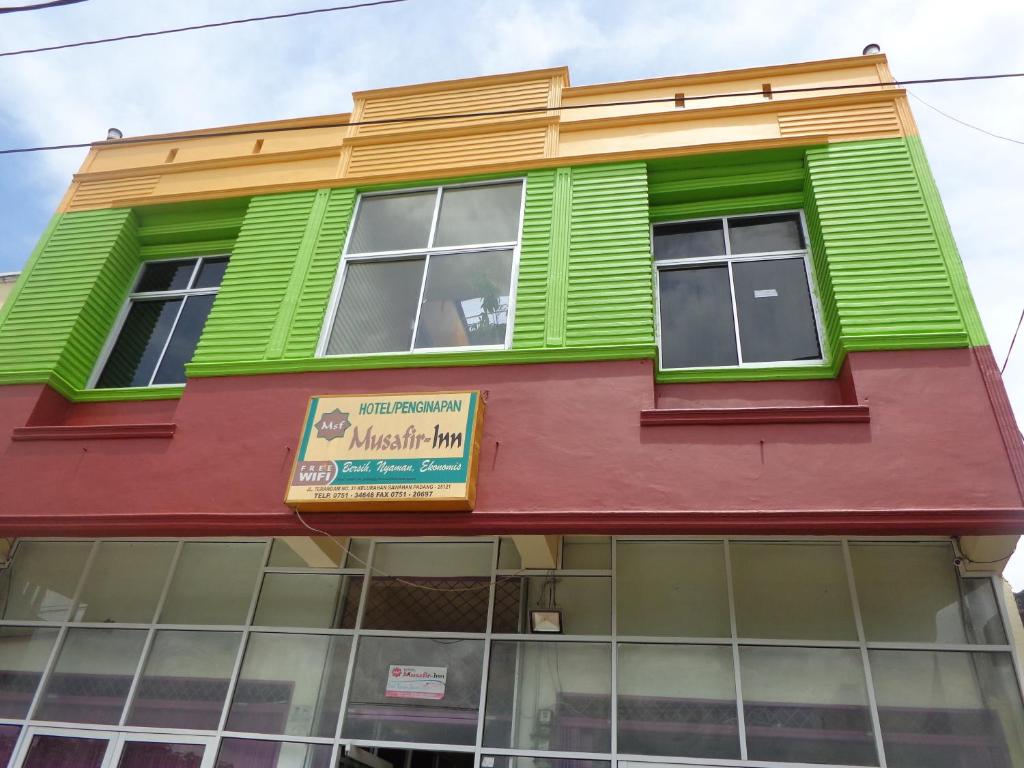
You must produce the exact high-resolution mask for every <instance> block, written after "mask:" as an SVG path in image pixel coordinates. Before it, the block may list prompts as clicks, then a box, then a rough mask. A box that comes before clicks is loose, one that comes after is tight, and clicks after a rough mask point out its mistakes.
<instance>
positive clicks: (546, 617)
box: [530, 608, 562, 635]
mask: <svg viewBox="0 0 1024 768" xmlns="http://www.w3.org/2000/svg"><path fill="white" fill-rule="evenodd" d="M530 631H531V632H535V633H537V634H546V635H560V634H562V612H561V611H558V610H551V609H550V608H543V609H541V610H537V611H530Z"/></svg>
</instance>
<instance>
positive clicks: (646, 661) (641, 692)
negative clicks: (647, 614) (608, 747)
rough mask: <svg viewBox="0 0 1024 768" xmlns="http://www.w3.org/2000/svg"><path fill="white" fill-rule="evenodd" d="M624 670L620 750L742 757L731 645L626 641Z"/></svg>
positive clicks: (620, 671)
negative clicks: (654, 643)
mask: <svg viewBox="0 0 1024 768" xmlns="http://www.w3.org/2000/svg"><path fill="white" fill-rule="evenodd" d="M618 676H619V688H618V691H619V703H618V708H619V752H620V753H626V754H635V755H672V756H675V757H705V758H739V756H740V736H739V718H738V717H737V714H736V681H735V679H734V678H735V673H734V668H733V660H732V647H731V646H728V645H631V644H620V645H619V658H618ZM744 693H746V690H745V689H744Z"/></svg>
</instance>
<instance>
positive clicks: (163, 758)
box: [11, 728, 214, 768]
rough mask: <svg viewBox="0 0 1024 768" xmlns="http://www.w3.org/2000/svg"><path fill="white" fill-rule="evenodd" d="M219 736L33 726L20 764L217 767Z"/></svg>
mask: <svg viewBox="0 0 1024 768" xmlns="http://www.w3.org/2000/svg"><path fill="white" fill-rule="evenodd" d="M213 742H214V740H213V739H212V738H208V737H201V736H179V735H175V736H164V735H156V734H148V733H114V732H110V731H92V730H86V729H67V728H31V729H30V730H29V732H28V733H26V734H25V738H24V740H23V741H22V744H21V748H20V750H19V751H18V755H17V756H16V757H15V759H14V761H13V762H12V763H11V765H12V766H14V767H15V768H212V767H213V760H214V745H213Z"/></svg>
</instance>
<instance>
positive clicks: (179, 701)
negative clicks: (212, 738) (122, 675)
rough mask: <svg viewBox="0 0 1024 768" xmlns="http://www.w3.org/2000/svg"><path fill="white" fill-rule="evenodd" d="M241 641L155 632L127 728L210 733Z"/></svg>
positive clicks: (222, 635)
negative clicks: (177, 729) (169, 729)
mask: <svg viewBox="0 0 1024 768" xmlns="http://www.w3.org/2000/svg"><path fill="white" fill-rule="evenodd" d="M241 639H242V635H241V633H238V632H187V631H179V630H160V631H159V632H157V633H156V636H155V638H154V639H153V646H152V648H151V649H150V651H149V658H147V659H146V665H145V668H144V669H143V671H142V678H141V679H140V680H139V687H138V690H136V692H135V699H134V701H133V702H132V705H131V708H130V710H129V713H128V721H127V722H128V725H149V726H157V727H160V728H186V729H190V730H203V731H210V730H215V729H216V728H217V724H218V723H219V722H220V713H221V710H222V709H223V708H224V699H225V698H226V697H227V695H228V682H229V681H230V679H231V669H232V667H233V666H234V661H235V656H237V655H238V643H239V642H240V641H241Z"/></svg>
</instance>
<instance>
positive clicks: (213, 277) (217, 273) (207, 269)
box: [192, 256, 228, 288]
mask: <svg viewBox="0 0 1024 768" xmlns="http://www.w3.org/2000/svg"><path fill="white" fill-rule="evenodd" d="M227 268H228V257H227V256H223V257H220V258H216V259H203V263H202V264H200V265H199V274H198V275H196V281H195V282H194V283H193V284H192V287H193V288H217V287H218V286H220V283H221V281H222V280H223V279H224V273H225V272H226V271H227Z"/></svg>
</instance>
